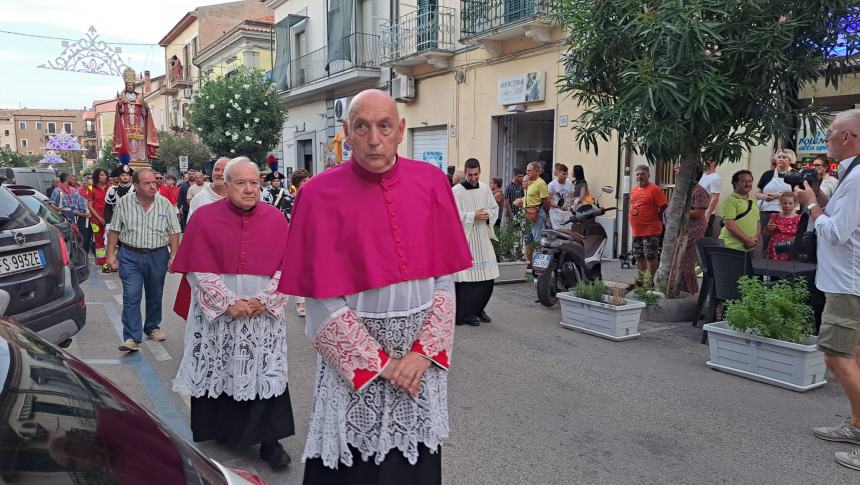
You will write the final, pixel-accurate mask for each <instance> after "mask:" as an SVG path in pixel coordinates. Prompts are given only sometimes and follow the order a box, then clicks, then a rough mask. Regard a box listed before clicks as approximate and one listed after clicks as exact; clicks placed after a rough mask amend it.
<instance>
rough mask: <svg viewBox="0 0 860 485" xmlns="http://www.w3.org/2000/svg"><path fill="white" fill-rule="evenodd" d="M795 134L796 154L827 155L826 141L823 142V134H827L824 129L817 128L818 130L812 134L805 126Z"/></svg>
mask: <svg viewBox="0 0 860 485" xmlns="http://www.w3.org/2000/svg"><path fill="white" fill-rule="evenodd" d="M804 128H806V130H804V129H803V128H801V129H800V131H798V132H797V136H798V138H797V154H798V155H801V154H806V153H809V154H813V153H827V141H825V140H824V134H825V133H826V132H827V128H826V127H822V126H819V127H818V130H817V131H815V132H813V131H812V130H810V129H809V126H808V125H807V126H805V127H804Z"/></svg>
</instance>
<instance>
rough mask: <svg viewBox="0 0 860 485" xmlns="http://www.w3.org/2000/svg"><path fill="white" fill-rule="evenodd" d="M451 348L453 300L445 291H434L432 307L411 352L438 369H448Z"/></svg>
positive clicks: (452, 340)
mask: <svg viewBox="0 0 860 485" xmlns="http://www.w3.org/2000/svg"><path fill="white" fill-rule="evenodd" d="M453 347H454V298H453V297H452V296H451V294H450V293H449V292H447V291H436V292H435V293H434V294H433V306H432V307H430V312H429V314H428V315H427V319H426V320H425V321H424V324H423V325H422V326H421V331H420V332H419V333H418V338H417V339H416V340H415V342H413V343H412V349H411V350H412V351H413V352H416V353H418V354H421V355H423V356H424V357H426V358H428V359H430V360H431V361H433V363H434V364H436V365H438V366H439V367H441V368H443V369H448V366H449V365H450V358H451V350H452V349H453Z"/></svg>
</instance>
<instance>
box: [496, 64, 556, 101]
mask: <svg viewBox="0 0 860 485" xmlns="http://www.w3.org/2000/svg"><path fill="white" fill-rule="evenodd" d="M545 97H546V73H545V72H527V73H525V74H517V75H516V76H508V77H503V78H501V79H499V104H501V105H509V104H517V103H531V102H534V101H543V100H544V98H545Z"/></svg>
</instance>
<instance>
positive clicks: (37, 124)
mask: <svg viewBox="0 0 860 485" xmlns="http://www.w3.org/2000/svg"><path fill="white" fill-rule="evenodd" d="M36 129H37V130H41V129H42V122H41V121H37V122H36Z"/></svg>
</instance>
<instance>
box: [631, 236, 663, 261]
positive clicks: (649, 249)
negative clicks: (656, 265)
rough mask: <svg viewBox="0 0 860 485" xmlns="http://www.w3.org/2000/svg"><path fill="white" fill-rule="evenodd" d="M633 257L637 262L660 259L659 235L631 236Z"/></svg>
mask: <svg viewBox="0 0 860 485" xmlns="http://www.w3.org/2000/svg"><path fill="white" fill-rule="evenodd" d="M633 257H634V258H636V259H639V260H645V261H647V260H649V259H658V258H659V257H660V235H659V234H657V235H654V236H633Z"/></svg>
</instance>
